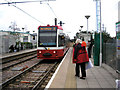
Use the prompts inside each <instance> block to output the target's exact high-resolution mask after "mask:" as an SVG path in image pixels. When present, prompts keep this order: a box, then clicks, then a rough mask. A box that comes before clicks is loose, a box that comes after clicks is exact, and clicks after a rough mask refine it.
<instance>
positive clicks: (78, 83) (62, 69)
mask: <svg viewBox="0 0 120 90" xmlns="http://www.w3.org/2000/svg"><path fill="white" fill-rule="evenodd" d="M109 70H110V71H109ZM86 72H87V77H86V79H85V80H82V79H80V78H79V77H75V64H73V63H72V47H71V48H70V49H69V51H68V53H67V55H66V56H65V57H64V59H63V61H62V62H61V64H60V65H59V66H58V68H57V70H56V72H55V73H54V75H53V77H52V78H51V80H50V81H49V83H48V85H47V86H46V89H48V88H49V89H50V88H78V89H79V88H86V89H89V88H98V89H100V90H101V89H102V90H104V89H105V90H106V89H107V90H111V89H112V90H116V89H115V88H116V83H115V80H116V79H117V73H116V72H115V70H113V69H112V68H110V67H109V66H107V65H105V64H103V65H102V66H101V67H100V66H94V67H93V68H91V69H88V70H87V71H86ZM49 89H48V90H49Z"/></svg>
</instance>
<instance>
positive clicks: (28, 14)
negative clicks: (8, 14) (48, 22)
mask: <svg viewBox="0 0 120 90" xmlns="http://www.w3.org/2000/svg"><path fill="white" fill-rule="evenodd" d="M12 6H14V7H15V8H17V9H19V10H20V11H22V12H23V13H25V14H27V15H28V16H30V17H31V18H33V19H35V20H36V21H38V22H40V23H41V24H44V23H43V22H41V21H39V20H38V19H36V18H35V17H33V16H32V15H30V14H29V13H27V12H25V11H24V10H22V9H21V8H19V7H17V6H15V5H12ZM44 25H45V24H44Z"/></svg>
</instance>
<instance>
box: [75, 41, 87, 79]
mask: <svg viewBox="0 0 120 90" xmlns="http://www.w3.org/2000/svg"><path fill="white" fill-rule="evenodd" d="M81 43H82V40H80V39H77V40H76V45H74V49H73V63H76V67H75V71H76V74H75V76H77V77H79V75H80V69H79V67H81V73H82V77H80V79H85V78H86V68H85V64H86V62H89V57H88V54H87V51H86V48H85V46H84V45H82V44H81Z"/></svg>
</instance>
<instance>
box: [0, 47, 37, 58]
mask: <svg viewBox="0 0 120 90" xmlns="http://www.w3.org/2000/svg"><path fill="white" fill-rule="evenodd" d="M35 50H37V49H36V48H35V49H26V50H21V51H19V52H12V53H4V54H2V55H0V59H2V58H6V57H11V56H14V55H19V54H23V53H27V52H32V51H35Z"/></svg>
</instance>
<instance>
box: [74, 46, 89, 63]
mask: <svg viewBox="0 0 120 90" xmlns="http://www.w3.org/2000/svg"><path fill="white" fill-rule="evenodd" d="M78 45H81V44H78ZM79 47H80V48H79V50H76V49H78V48H77V45H75V47H74V48H73V63H83V62H89V57H88V54H87V51H86V49H85V47H84V46H83V45H81V46H79ZM74 54H76V55H74ZM76 56H77V57H76Z"/></svg>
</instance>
